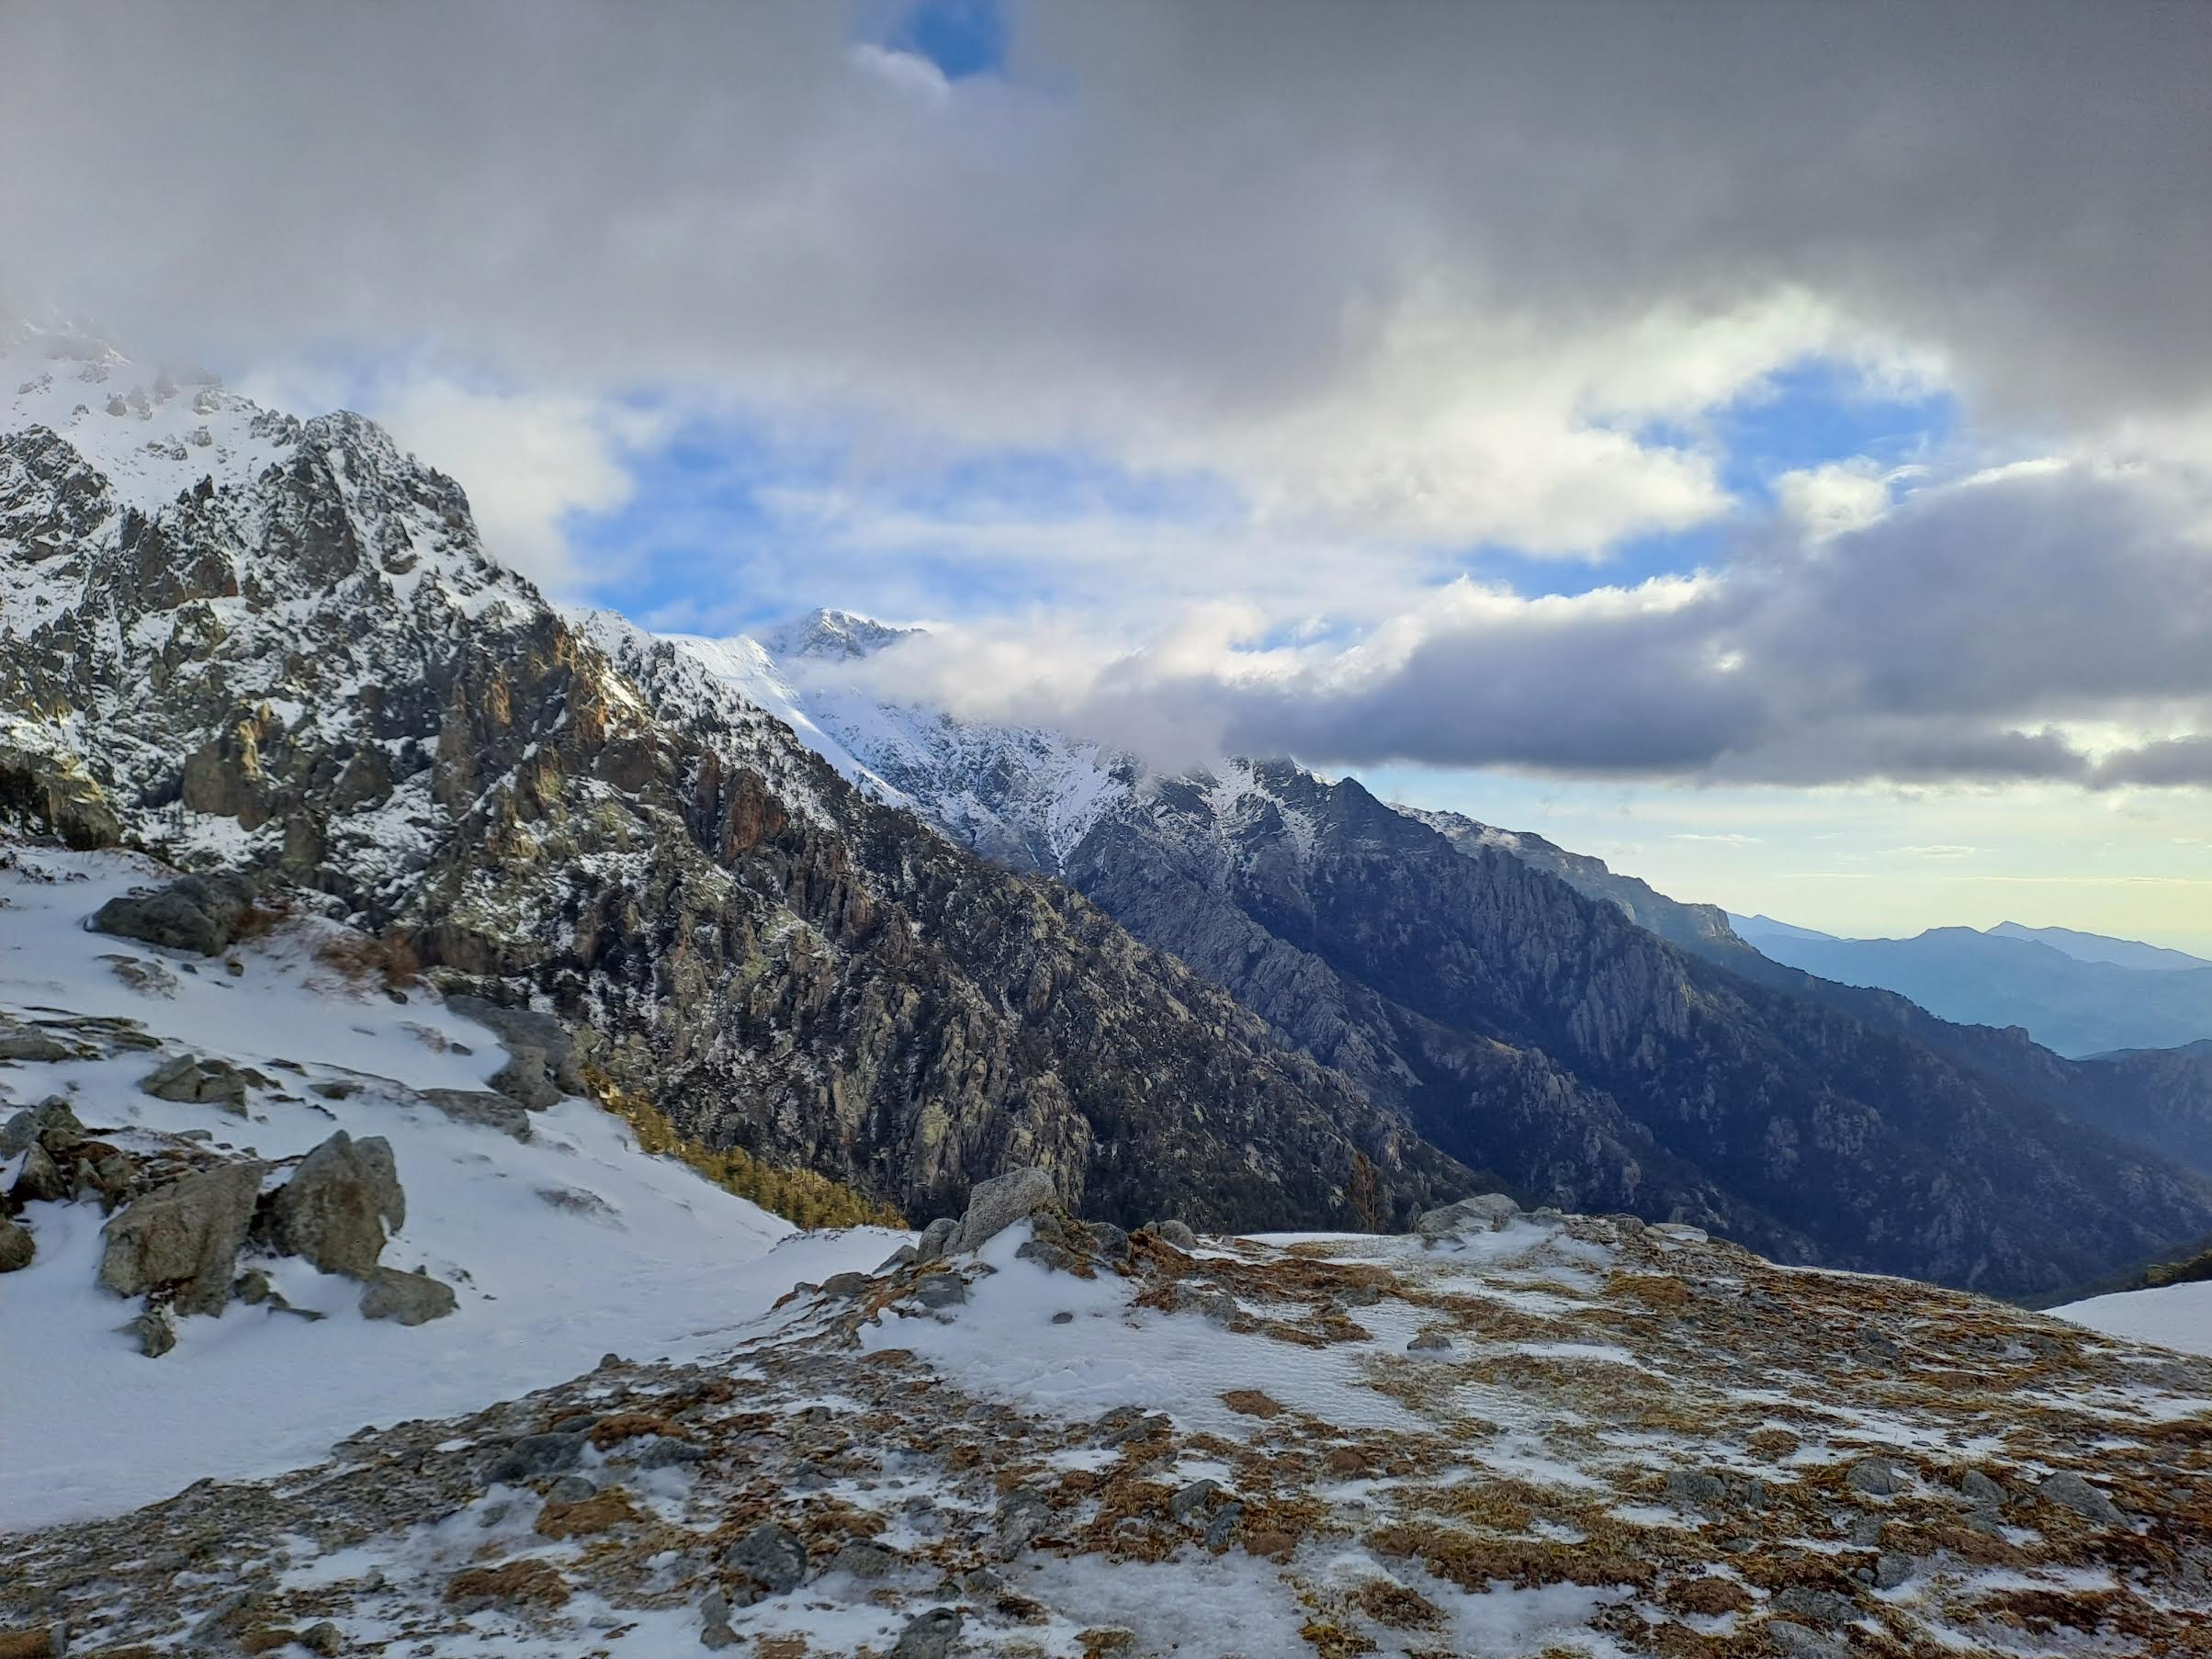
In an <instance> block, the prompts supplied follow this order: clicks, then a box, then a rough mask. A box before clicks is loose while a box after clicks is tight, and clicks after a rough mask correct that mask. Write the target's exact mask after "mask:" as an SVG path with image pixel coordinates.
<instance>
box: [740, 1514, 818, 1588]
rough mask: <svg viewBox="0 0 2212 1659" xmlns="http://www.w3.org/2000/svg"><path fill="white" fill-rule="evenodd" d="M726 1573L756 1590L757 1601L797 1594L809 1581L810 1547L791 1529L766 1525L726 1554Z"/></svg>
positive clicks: (768, 1522)
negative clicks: (791, 1592)
mask: <svg viewBox="0 0 2212 1659" xmlns="http://www.w3.org/2000/svg"><path fill="white" fill-rule="evenodd" d="M722 1565H723V1567H724V1569H725V1570H726V1571H728V1572H729V1573H731V1574H735V1575H736V1576H738V1577H739V1578H740V1579H743V1580H744V1581H746V1583H748V1584H749V1585H751V1586H752V1589H753V1591H754V1593H755V1597H756V1599H757V1598H758V1597H762V1596H781V1595H783V1594H784V1592H785V1591H787V1590H796V1589H797V1588H798V1587H799V1586H800V1585H801V1584H802V1583H803V1582H805V1580H806V1577H807V1546H806V1543H805V1542H804V1541H803V1540H801V1539H800V1538H799V1535H798V1534H797V1533H796V1532H794V1531H792V1530H791V1529H790V1528H788V1527H779V1526H777V1525H776V1524H775V1522H773V1521H762V1523H761V1524H760V1525H759V1526H757V1527H755V1528H754V1529H752V1530H751V1531H750V1532H748V1533H747V1534H746V1535H745V1536H744V1537H743V1538H740V1539H739V1540H738V1541H737V1542H736V1543H734V1544H732V1545H730V1546H729V1548H728V1550H727V1551H725V1552H723V1555H722Z"/></svg>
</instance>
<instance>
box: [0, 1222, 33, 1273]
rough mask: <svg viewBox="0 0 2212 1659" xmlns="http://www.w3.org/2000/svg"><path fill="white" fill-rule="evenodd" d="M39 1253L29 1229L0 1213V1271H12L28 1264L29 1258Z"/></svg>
mask: <svg viewBox="0 0 2212 1659" xmlns="http://www.w3.org/2000/svg"><path fill="white" fill-rule="evenodd" d="M38 1253H39V1247H38V1244H37V1243H36V1242H35V1241H34V1240H33V1239H32V1237H31V1236H30V1229H28V1227H25V1226H23V1225H19V1224H18V1223H17V1222H14V1221H11V1220H9V1219H8V1218H7V1217H6V1216H5V1215H0V1273H13V1272H16V1271H17V1270H20V1269H23V1268H27V1267H28V1266H30V1258H32V1257H33V1256H35V1255H37V1254H38Z"/></svg>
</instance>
